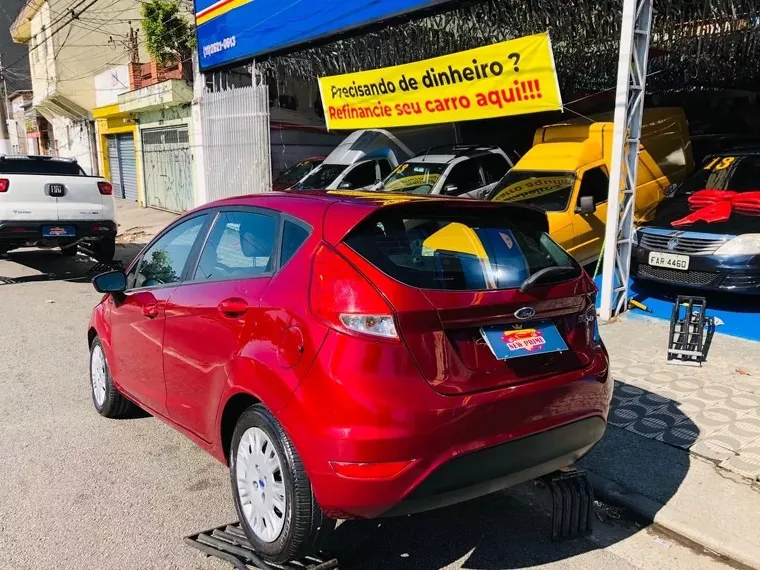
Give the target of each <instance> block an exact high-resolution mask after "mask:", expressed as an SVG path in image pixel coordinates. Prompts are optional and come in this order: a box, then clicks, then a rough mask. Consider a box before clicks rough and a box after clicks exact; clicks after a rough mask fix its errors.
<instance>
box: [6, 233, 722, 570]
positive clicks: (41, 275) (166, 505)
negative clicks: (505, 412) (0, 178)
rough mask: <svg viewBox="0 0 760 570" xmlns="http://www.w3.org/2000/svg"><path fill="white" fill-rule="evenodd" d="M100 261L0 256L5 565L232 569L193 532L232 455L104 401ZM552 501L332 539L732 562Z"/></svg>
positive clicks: (380, 551)
mask: <svg viewBox="0 0 760 570" xmlns="http://www.w3.org/2000/svg"><path fill="white" fill-rule="evenodd" d="M133 252H134V249H133V248H132V249H124V248H122V249H120V250H119V255H121V256H122V257H123V258H124V259H125V260H126V259H127V258H128V257H129V256H130V255H132V254H133ZM91 265H92V262H91V261H89V260H87V259H85V258H83V257H81V256H80V257H78V258H76V259H73V260H64V259H62V258H61V257H60V256H59V255H58V253H57V252H55V251H52V252H41V251H29V252H18V253H12V254H11V255H10V257H9V258H8V257H6V258H0V355H2V366H0V568H2V569H6V568H7V569H13V570H27V569H29V570H32V569H34V570H36V569H42V568H56V569H57V570H64V569H89V568H93V569H94V568H97V569H98V570H110V569H120V570H123V569H146V570H147V569H167V568H169V569H182V570H189V569H197V570H201V569H204V570H206V569H208V570H210V569H222V568H229V567H230V566H228V565H225V564H223V563H220V562H216V561H212V560H209V559H205V558H204V557H203V556H202V555H201V554H199V553H197V552H196V551H194V550H192V549H191V548H189V547H188V546H186V545H184V544H183V542H182V538H183V537H184V536H186V535H189V534H192V533H194V532H198V531H201V530H205V529H208V528H210V527H214V526H217V525H221V524H224V523H227V522H231V521H233V520H235V515H234V510H233V508H232V500H231V497H230V490H229V480H228V474H227V470H226V468H225V467H224V466H223V465H221V464H219V463H217V462H216V461H215V460H214V459H212V458H211V457H210V456H208V455H206V454H205V453H204V452H203V451H201V450H200V449H198V448H197V447H195V446H194V445H193V444H192V443H191V442H190V441H189V440H187V439H185V438H184V437H183V436H181V435H180V434H178V433H177V432H175V431H174V430H173V429H171V428H170V427H168V426H166V425H164V424H163V423H161V422H160V421H158V420H156V419H154V418H152V417H149V416H145V417H137V418H134V419H128V420H120V421H113V420H106V419H103V418H101V417H100V416H98V414H97V413H96V412H95V410H94V408H93V406H92V403H91V400H90V392H89V383H88V382H89V379H88V372H87V346H86V325H87V319H88V316H89V313H90V310H91V308H92V306H93V305H94V304H95V303H96V302H97V301H98V298H99V295H98V294H97V293H96V292H95V291H94V290H93V289H92V286H91V285H90V284H89V279H88V276H87V270H88V269H89V267H90V266H91ZM549 509H550V505H549V502H548V497H547V496H546V495H545V492H544V491H541V490H540V489H538V488H537V487H535V486H534V485H532V484H529V485H523V486H521V487H519V488H517V489H513V490H510V491H508V492H503V493H498V494H495V495H492V496H490V497H486V498H484V499H481V500H478V501H474V502H471V503H467V504H464V505H459V506H455V507H452V508H448V509H443V510H440V511H436V512H432V513H429V514H425V515H418V516H413V517H405V518H402V519H392V520H385V521H382V522H377V521H364V522H349V523H345V524H343V525H340V526H339V528H338V529H337V531H336V533H335V535H334V537H333V539H332V540H331V543H330V549H331V550H332V551H333V552H334V553H335V554H336V555H337V556H338V557H339V558H340V560H341V568H342V569H344V570H352V569H381V568H382V569H383V570H396V569H398V570H407V569H408V570H412V569H415V570H438V569H442V568H473V569H474V568H478V569H485V570H497V569H508V568H534V567H542V568H563V569H578V570H597V569H598V570H601V569H605V570H607V569H609V568H616V570H625V569H633V568H642V569H649V568H652V569H657V570H669V569H674V570H675V569H688V570H703V569H704V570H708V569H717V568H725V567H727V566H725V565H724V564H723V563H722V562H721V561H719V560H716V559H714V558H712V557H709V556H707V555H706V554H704V553H701V552H697V551H695V550H692V549H690V548H687V547H686V546H683V545H680V544H678V543H676V542H673V541H672V540H671V539H668V538H665V537H663V536H660V535H658V534H657V533H656V532H654V531H652V530H651V529H644V528H641V527H639V526H638V525H636V524H635V523H633V522H632V521H630V520H628V519H627V517H626V516H625V514H624V513H619V512H617V511H616V510H614V509H613V510H610V509H608V508H605V507H604V506H603V505H601V506H599V508H598V509H597V515H598V519H599V520H597V523H596V530H595V533H594V536H593V537H592V538H591V539H583V540H576V541H571V542H565V543H557V544H555V543H552V542H551V541H550V540H549V528H550V526H549V525H550V514H549V513H550V510H549Z"/></svg>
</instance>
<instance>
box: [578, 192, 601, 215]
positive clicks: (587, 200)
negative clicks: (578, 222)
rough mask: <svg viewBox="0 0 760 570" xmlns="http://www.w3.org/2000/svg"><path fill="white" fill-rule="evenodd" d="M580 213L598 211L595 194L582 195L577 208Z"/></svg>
mask: <svg viewBox="0 0 760 570" xmlns="http://www.w3.org/2000/svg"><path fill="white" fill-rule="evenodd" d="M575 211H576V213H578V214H593V213H594V212H596V204H594V197H593V196H581V199H580V201H579V205H578V207H577V208H576V209H575Z"/></svg>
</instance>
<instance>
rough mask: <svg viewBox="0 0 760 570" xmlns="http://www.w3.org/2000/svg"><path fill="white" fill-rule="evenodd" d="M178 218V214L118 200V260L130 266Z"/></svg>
mask: <svg viewBox="0 0 760 570" xmlns="http://www.w3.org/2000/svg"><path fill="white" fill-rule="evenodd" d="M176 218H177V215H176V214H172V213H169V212H163V211H161V210H154V209H153V208H141V207H140V206H139V205H138V204H137V202H130V201H127V200H121V199H118V198H117V199H116V223H117V224H118V225H119V233H118V235H117V237H116V258H117V259H118V260H119V261H121V262H122V263H124V264H125V266H126V265H127V264H129V263H130V262H131V261H132V260H133V259H134V258H135V256H136V255H137V254H138V253H140V250H141V249H142V248H143V247H144V246H145V245H146V244H147V243H148V242H149V241H150V240H151V239H153V237H154V236H155V235H156V234H157V233H158V232H160V231H161V230H162V229H164V228H165V227H166V226H167V225H169V224H170V223H171V222H172V221H173V220H175V219H176Z"/></svg>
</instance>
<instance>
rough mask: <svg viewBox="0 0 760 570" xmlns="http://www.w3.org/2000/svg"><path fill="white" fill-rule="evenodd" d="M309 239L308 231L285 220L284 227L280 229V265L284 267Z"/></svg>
mask: <svg viewBox="0 0 760 570" xmlns="http://www.w3.org/2000/svg"><path fill="white" fill-rule="evenodd" d="M308 237H309V230H307V229H306V228H304V227H303V226H299V225H298V224H295V223H293V222H290V221H288V220H285V226H284V227H283V229H282V253H281V254H280V265H285V264H286V263H287V262H288V261H290V258H291V257H293V256H294V255H295V254H296V252H297V251H298V249H299V248H300V247H301V246H302V245H303V242H305V241H306V238H308Z"/></svg>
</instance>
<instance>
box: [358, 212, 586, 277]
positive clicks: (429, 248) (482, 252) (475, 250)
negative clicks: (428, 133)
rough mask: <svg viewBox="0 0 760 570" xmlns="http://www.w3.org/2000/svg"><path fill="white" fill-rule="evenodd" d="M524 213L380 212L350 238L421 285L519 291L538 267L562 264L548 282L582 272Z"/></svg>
mask: <svg viewBox="0 0 760 570" xmlns="http://www.w3.org/2000/svg"><path fill="white" fill-rule="evenodd" d="M512 218H515V219H512ZM519 218H520V212H519V211H518V210H515V211H514V212H511V213H509V214H507V215H505V210H497V211H496V212H488V213H487V212H485V211H483V210H476V211H473V212H471V213H470V212H466V211H465V212H462V211H461V209H459V211H458V212H457V213H450V212H449V211H443V212H440V213H438V212H433V213H421V212H420V211H419V210H417V211H415V212H408V211H405V210H400V211H399V210H394V209H390V210H381V211H379V212H378V213H377V214H374V215H373V216H371V217H370V218H368V219H367V220H365V221H364V222H362V223H361V224H360V225H359V226H357V227H356V228H355V229H354V230H353V231H352V232H351V233H350V234H349V235H348V236H347V237H346V239H345V240H344V241H345V243H346V244H347V245H348V246H349V247H351V248H352V249H353V250H354V251H356V252H357V253H358V254H359V255H361V256H362V257H364V258H365V259H366V260H367V261H369V262H370V263H372V264H373V265H374V266H375V267H377V268H378V269H380V270H381V271H383V272H384V273H385V274H387V275H389V276H390V277H392V278H394V279H397V280H398V281H401V282H402V283H405V284H407V285H411V286H413V287H418V288H421V289H439V290H440V289H446V290H456V291H481V290H489V289H512V288H518V287H520V285H521V284H522V283H523V282H524V281H525V280H526V279H527V278H528V277H530V276H531V275H533V274H535V273H537V272H538V271H541V270H542V269H546V268H548V267H558V266H559V267H566V268H567V269H568V270H567V271H558V272H556V274H553V277H552V278H550V279H547V280H544V281H542V283H544V284H545V283H547V282H550V281H554V282H558V281H566V280H568V279H573V278H577V277H578V276H579V275H580V272H581V269H580V266H578V264H577V263H576V262H575V260H574V259H573V258H572V257H570V255H569V254H568V253H567V252H565V251H564V250H563V249H562V248H561V247H560V246H558V245H557V244H556V243H555V242H554V241H553V240H552V239H551V238H550V237H549V236H548V235H547V234H546V233H544V232H543V231H540V230H538V229H536V228H535V227H534V225H533V224H531V223H530V220H524V221H520V220H519ZM528 218H530V216H528Z"/></svg>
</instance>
